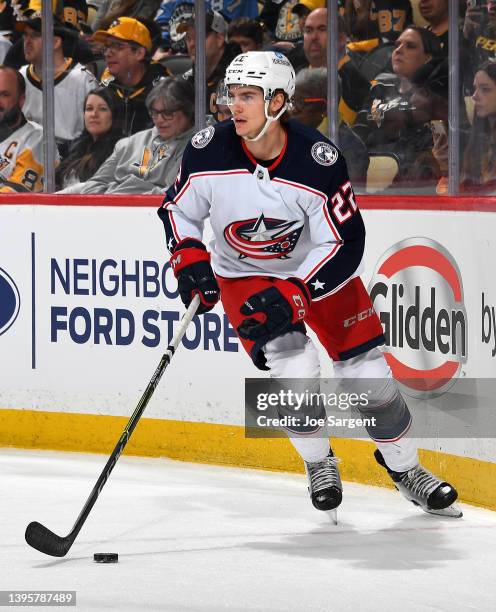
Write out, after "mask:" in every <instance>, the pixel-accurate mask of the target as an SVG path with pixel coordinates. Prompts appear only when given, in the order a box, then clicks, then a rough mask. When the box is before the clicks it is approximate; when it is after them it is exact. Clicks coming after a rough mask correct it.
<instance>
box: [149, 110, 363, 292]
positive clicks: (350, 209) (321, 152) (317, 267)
mask: <svg viewBox="0 0 496 612" xmlns="http://www.w3.org/2000/svg"><path fill="white" fill-rule="evenodd" d="M285 128H286V143H285V146H284V148H283V150H282V151H281V153H280V155H279V156H278V158H277V159H276V160H275V161H274V162H273V163H272V164H271V165H270V166H269V167H268V168H266V167H264V165H262V164H260V163H257V160H255V158H254V157H253V156H252V155H251V153H250V152H249V151H248V149H247V147H246V145H245V143H244V141H243V140H242V139H241V138H240V137H239V136H237V134H236V131H235V128H234V124H233V122H232V121H231V120H228V121H225V122H222V123H219V124H217V125H216V126H215V127H213V126H210V127H207V128H205V129H204V130H201V131H200V132H198V133H197V134H195V136H193V138H192V139H191V142H190V143H188V145H187V147H186V150H185V152H184V155H183V159H182V163H181V167H180V170H179V174H178V176H177V178H176V181H175V183H174V185H173V186H172V187H171V188H170V189H169V190H168V192H167V194H166V197H165V199H164V202H163V204H162V206H161V208H160V209H159V211H158V214H159V216H160V218H161V219H162V221H163V223H164V226H165V231H166V237H167V246H168V249H169V251H170V252H173V250H174V248H175V246H176V245H177V244H178V243H179V242H180V241H181V240H184V239H185V238H195V239H197V240H202V238H203V227H204V222H205V220H206V219H207V218H209V219H210V224H211V227H212V230H213V240H212V241H211V243H210V251H211V254H212V267H213V269H214V271H215V273H216V274H217V275H219V276H221V277H225V278H239V277H246V276H272V277H277V278H288V277H292V276H295V277H298V278H300V279H302V280H304V281H305V282H306V283H307V285H308V288H309V290H310V293H311V295H312V298H313V299H314V300H319V299H322V298H324V297H326V296H327V295H329V294H331V293H334V292H335V291H337V290H338V289H339V288H341V287H342V286H343V285H344V284H346V283H347V281H349V280H350V279H351V278H353V277H355V276H358V274H359V272H360V270H359V268H360V262H361V259H362V255H363V248H364V242H365V229H364V225H363V221H362V217H361V215H360V211H359V210H358V208H357V203H356V199H355V195H354V193H353V188H352V186H351V183H350V180H349V178H348V172H347V169H346V162H345V160H344V158H343V156H342V155H341V153H339V151H338V150H337V149H336V147H335V146H334V145H333V144H332V143H331V142H330V141H329V140H327V139H326V138H324V137H323V136H322V134H320V132H317V131H316V130H313V129H311V128H308V127H305V126H303V125H301V124H299V123H296V122H294V121H290V122H289V123H287V124H285Z"/></svg>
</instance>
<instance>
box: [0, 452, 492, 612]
mask: <svg viewBox="0 0 496 612" xmlns="http://www.w3.org/2000/svg"><path fill="white" fill-rule="evenodd" d="M106 459H107V457H106V456H103V455H84V454H75V453H55V452H38V451H24V450H18V449H16V450H13V449H2V450H0V473H1V475H2V476H1V479H2V480H1V482H2V487H1V498H0V504H1V510H2V514H1V518H2V520H1V527H0V530H1V532H0V541H1V548H0V550H1V557H0V589H2V590H7V589H8V590H14V589H22V590H38V589H43V590H76V591H77V609H78V610H97V611H100V610H102V611H103V610H119V611H120V610H123V611H127V610H132V611H134V610H136V611H141V610H157V611H159V610H160V611H172V612H182V611H184V610H188V611H190V610H191V611H202V612H203V611H205V612H206V611H208V612H219V611H220V610H257V611H262V612H269V611H270V612H271V611H275V610H278V611H279V610H280V611H284V612H293V611H295V612H296V611H298V612H299V611H309V612H314V611H326V612H328V611H333V612H334V611H338V612H340V611H341V610H351V611H353V612H355V611H359V612H360V611H374V612H375V611H379V612H387V611H393V610H394V611H395V612H397V611H400V612H407V611H410V610H412V611H415V612H418V611H424V610H426V611H438V610H442V611H444V610H446V611H450V612H451V611H453V610H463V611H467V610H483V611H489V610H494V609H496V581H495V580H494V568H495V567H496V513H494V512H490V511H487V510H483V509H479V508H474V507H471V506H467V505H464V506H463V511H464V517H463V518H462V519H446V518H440V517H434V516H429V515H426V514H425V513H423V512H422V511H420V510H418V509H416V508H415V507H414V506H412V505H410V504H408V503H407V502H406V501H405V500H404V499H403V498H402V497H400V495H399V494H398V493H396V492H394V491H390V490H385V489H380V488H375V487H368V486H364V485H357V484H351V483H346V482H345V483H344V501H343V504H342V506H341V507H340V509H339V511H338V518H339V524H338V525H337V526H334V525H333V524H332V523H331V522H330V520H329V519H328V517H327V515H326V514H325V513H320V512H318V511H317V510H314V509H313V508H312V506H311V504H310V501H309V499H308V496H307V492H306V481H305V477H304V476H299V475H292V474H279V473H273V472H263V471H255V470H242V469H236V468H227V467H217V466H205V465H194V464H188V463H182V462H176V461H170V460H167V459H144V458H134V457H121V458H120V460H119V462H118V464H117V466H116V468H115V470H114V472H113V473H112V475H111V477H110V480H109V481H108V483H107V484H106V486H105V488H104V489H103V492H102V494H101V496H100V498H99V499H98V501H97V503H96V505H95V507H94V508H93V511H92V513H91V514H90V517H89V518H88V520H87V522H86V524H85V526H84V527H83V529H82V531H81V532H80V534H79V536H78V538H77V539H76V542H75V543H74V544H73V546H72V548H71V550H70V551H69V553H68V555H67V556H66V557H64V558H63V559H56V558H52V557H47V556H44V555H43V554H42V553H40V552H38V551H36V550H34V549H32V548H30V547H29V546H28V545H27V544H26V543H25V541H24V530H25V528H26V525H27V524H28V523H29V522H30V521H32V520H36V521H39V522H41V523H42V524H44V525H46V526H47V527H48V528H50V529H52V530H53V531H55V533H57V534H59V535H66V534H67V533H68V532H69V530H70V529H71V527H72V525H73V523H74V521H75V520H76V517H77V515H78V514H79V512H80V510H81V508H82V506H83V504H84V502H85V500H86V498H87V496H88V495H89V493H90V490H91V489H92V487H93V485H94V483H95V481H96V479H97V477H98V475H99V474H100V471H101V469H102V468H103V465H104V464H105V461H106ZM94 552H117V553H119V563H118V564H109V565H102V564H97V563H94V562H93V553H94ZM23 609H26V610H27V609H30V610H33V609H36V608H23ZM39 609H40V610H48V609H54V608H39ZM64 609H69V610H70V609H71V608H64ZM72 609H74V608H72Z"/></svg>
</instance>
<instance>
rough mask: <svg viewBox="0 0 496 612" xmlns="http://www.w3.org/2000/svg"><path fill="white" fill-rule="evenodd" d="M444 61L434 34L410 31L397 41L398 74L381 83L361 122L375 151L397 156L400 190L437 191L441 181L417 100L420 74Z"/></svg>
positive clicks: (359, 128) (360, 131)
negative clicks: (415, 104) (417, 110)
mask: <svg viewBox="0 0 496 612" xmlns="http://www.w3.org/2000/svg"><path fill="white" fill-rule="evenodd" d="M441 59H442V51H441V44H440V42H439V39H438V37H437V36H436V35H435V34H434V33H433V32H430V31H429V30H427V29H426V28H420V27H418V26H411V27H409V28H407V29H406V30H405V31H404V32H403V33H402V34H401V35H400V36H399V37H398V39H397V40H396V42H395V50H394V52H393V55H392V66H393V74H382V75H380V76H379V77H378V78H377V84H376V85H375V86H374V87H373V88H372V92H371V97H370V103H369V104H368V105H367V107H366V109H365V110H364V111H363V112H361V113H360V115H359V117H358V119H357V121H356V123H355V128H356V130H357V132H358V134H359V135H360V136H361V137H362V140H364V142H365V144H366V146H367V147H368V149H369V151H373V152H375V153H379V152H381V153H384V154H391V155H395V156H396V157H397V159H398V163H399V173H398V176H397V177H396V181H395V182H396V184H397V186H401V187H405V188H408V189H410V188H415V187H417V188H418V187H427V188H429V189H433V188H434V186H435V184H436V183H437V181H438V179H439V176H440V171H439V166H438V164H437V162H436V160H435V159H434V157H433V155H432V147H433V140H432V132H431V129H430V126H429V124H428V123H426V122H425V121H426V120H425V117H424V116H423V115H422V114H421V115H420V116H419V117H416V115H415V113H414V111H415V109H414V107H413V105H412V102H411V97H412V95H413V94H414V92H415V91H416V90H415V87H414V78H415V74H416V73H417V72H418V71H419V70H421V69H425V66H426V64H428V63H429V62H431V61H432V62H436V63H438V62H439V61H440V60H441ZM362 128H365V129H362Z"/></svg>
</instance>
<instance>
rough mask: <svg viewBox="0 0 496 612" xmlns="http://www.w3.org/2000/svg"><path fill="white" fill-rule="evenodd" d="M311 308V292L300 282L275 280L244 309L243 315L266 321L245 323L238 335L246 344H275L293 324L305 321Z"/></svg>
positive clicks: (251, 318) (249, 301) (255, 320)
mask: <svg viewBox="0 0 496 612" xmlns="http://www.w3.org/2000/svg"><path fill="white" fill-rule="evenodd" d="M309 304H310V292H309V291H308V288H307V286H306V285H305V283H304V282H303V281H301V280H299V279H298V278H288V279H286V280H283V279H275V280H274V285H273V286H272V287H268V288H267V289H264V290H263V291H259V292H258V293H255V294H254V295H252V296H251V297H249V298H248V299H247V300H246V302H245V303H244V304H243V306H241V308H240V312H241V314H243V315H247V316H249V315H253V314H255V313H259V312H260V313H262V314H263V315H265V320H264V321H258V320H257V319H255V318H253V317H249V318H247V319H245V320H244V321H243V322H242V323H241V325H240V326H239V327H238V333H239V335H240V336H241V338H244V339H245V340H252V341H253V342H257V341H260V340H263V339H264V338H266V339H267V341H269V340H273V339H274V338H277V337H278V336H280V335H282V334H284V333H285V332H286V331H287V330H288V329H289V327H290V326H291V324H293V323H297V322H298V321H302V320H303V319H304V318H305V316H306V314H307V312H308V306H309Z"/></svg>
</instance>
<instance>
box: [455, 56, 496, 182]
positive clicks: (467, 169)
mask: <svg viewBox="0 0 496 612" xmlns="http://www.w3.org/2000/svg"><path fill="white" fill-rule="evenodd" d="M472 97H473V100H474V105H475V107H474V121H473V125H472V131H471V134H470V138H469V141H468V144H467V147H466V148H465V154H464V159H463V170H462V186H463V189H464V190H465V191H478V192H483V193H486V194H489V193H490V194H495V193H496V64H495V63H494V62H491V61H488V62H485V63H484V64H482V65H481V66H479V69H478V70H477V72H476V73H475V77H474V93H473V96H472Z"/></svg>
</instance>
